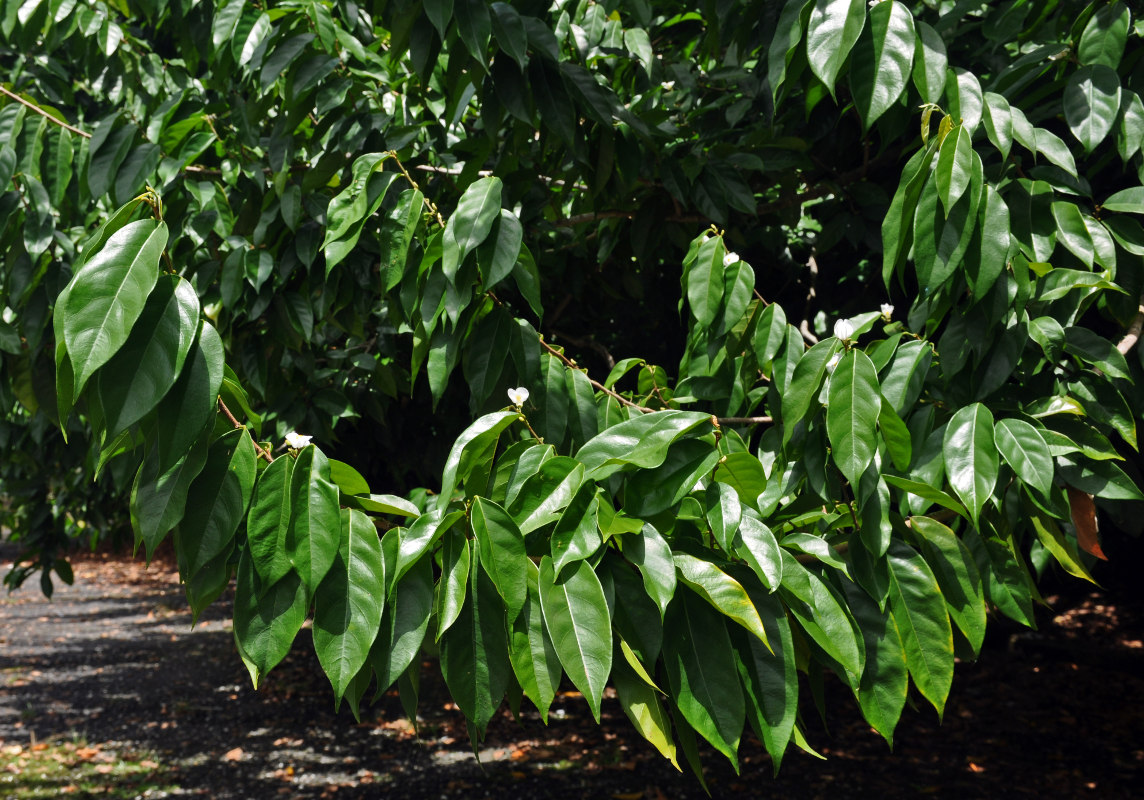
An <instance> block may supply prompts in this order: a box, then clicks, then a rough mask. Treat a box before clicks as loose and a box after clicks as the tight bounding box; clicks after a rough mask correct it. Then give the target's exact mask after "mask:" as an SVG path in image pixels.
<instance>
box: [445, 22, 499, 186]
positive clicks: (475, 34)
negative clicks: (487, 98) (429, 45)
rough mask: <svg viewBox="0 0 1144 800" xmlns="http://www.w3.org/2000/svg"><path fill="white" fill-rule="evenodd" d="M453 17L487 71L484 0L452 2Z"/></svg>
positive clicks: (487, 24) (487, 27)
mask: <svg viewBox="0 0 1144 800" xmlns="http://www.w3.org/2000/svg"><path fill="white" fill-rule="evenodd" d="M453 17H454V19H455V20H456V21H457V32H458V33H459V34H460V35H461V41H462V42H464V43H465V48H466V49H467V50H468V51H469V52H470V53H471V54H472V56H473V58H475V59H476V61H477V64H479V65H480V67H481V69H484V70H486V71H487V69H488V55H487V54H488V49H489V37H490V36H491V35H492V19H490V17H489V7H488V4H487V3H486V2H485V0H454V1H453ZM494 180H495V179H494ZM498 205H499V203H498Z"/></svg>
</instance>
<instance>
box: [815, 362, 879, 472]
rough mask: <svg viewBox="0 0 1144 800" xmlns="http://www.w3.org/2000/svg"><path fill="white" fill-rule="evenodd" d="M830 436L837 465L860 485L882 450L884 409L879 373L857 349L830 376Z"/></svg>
mask: <svg viewBox="0 0 1144 800" xmlns="http://www.w3.org/2000/svg"><path fill="white" fill-rule="evenodd" d="M828 398H829V403H828V405H827V409H826V432H827V435H828V436H829V437H830V446H831V455H832V457H833V459H834V463H835V464H837V465H838V468H839V469H840V470H841V471H842V474H843V475H845V476H846V479H847V480H848V481H850V483H851V484H852V485H855V486H856V485H857V484H858V481H859V480H860V479H861V477H862V473H863V472H865V471H866V467H867V466H869V465H870V462H871V461H872V460H873V458H874V453H875V451H876V450H877V448H878V436H877V425H878V417H879V413H880V411H881V407H882V394H881V391H880V390H879V387H878V371H877V370H876V369H874V363H873V362H872V361H870V358H869V356H867V355H866V354H865V353H863V352H862V351H861V350H858V349H857V348H854V349H851V350H849V351H848V352H847V353H846V354H845V355H843V356H842V360H841V361H839V362H838V366H837V367H835V368H834V372H833V373H832V374H831V376H830V389H829V392H828Z"/></svg>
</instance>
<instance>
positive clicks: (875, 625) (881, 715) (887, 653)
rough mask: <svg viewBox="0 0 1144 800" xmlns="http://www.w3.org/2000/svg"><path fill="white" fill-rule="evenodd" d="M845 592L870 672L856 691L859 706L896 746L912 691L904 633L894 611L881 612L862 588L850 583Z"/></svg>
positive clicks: (869, 719)
mask: <svg viewBox="0 0 1144 800" xmlns="http://www.w3.org/2000/svg"><path fill="white" fill-rule="evenodd" d="M845 591H846V601H847V604H848V605H849V606H850V611H851V613H853V614H854V619H855V621H856V622H857V623H858V627H859V629H860V630H861V631H862V640H863V642H864V644H865V646H866V669H865V670H863V672H862V680H861V681H860V682H859V684H858V690H857V692H856V694H857V695H858V705H859V707H860V708H861V709H862V716H864V717H865V718H866V721H867V722H869V723H870V725H872V726H873V727H874V730H876V731H878V733H880V734H882V737H883V738H885V740H886V742H887V744H889V745H890V746H891V747H892V746H893V744H894V728H896V727H897V725H898V720H899V719H900V718H901V716H902V709H903V708H905V705H906V697H907V694H908V691H909V674H908V669H907V666H906V660H907V659H906V651H905V648H904V647H903V644H902V636H901V632H900V631H899V629H898V624H897V621H896V620H895V619H894V617H893V615H892V614H891V613H890V610H889V609H884V610H879V608H878V604H877V603H875V602H874V601H873V600H871V599H870V597H869V596H867V595H866V593H865V592H863V591H862V590H861V589H860V588H858V586H856V585H855V584H853V583H846V584H845Z"/></svg>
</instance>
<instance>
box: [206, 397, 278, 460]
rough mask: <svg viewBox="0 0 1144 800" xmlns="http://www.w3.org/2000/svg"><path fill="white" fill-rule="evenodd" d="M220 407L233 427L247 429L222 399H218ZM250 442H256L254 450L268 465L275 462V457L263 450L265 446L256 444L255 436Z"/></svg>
mask: <svg viewBox="0 0 1144 800" xmlns="http://www.w3.org/2000/svg"><path fill="white" fill-rule="evenodd" d="M218 407H219V408H220V409H222V413H223V414H225V415H226V418H227V419H229V420H230V424H231V425H233V426H234V427H236V428H245V427H246V426H245V425H243V424H242V423H241V422H239V421H238V420H237V419H235V417H234V414H233V413H231V410H230V409H229V408H227V407H226V403H224V402H223V401H222V398H221V397H220V398H219V399H218ZM248 433H249V432H248ZM250 441H251V442H254V449H255V450H256V451H257V452H258V455H259V456H260V457H262V458H265V459H266V463H268V464H269V463H271V462H273V461H274V456H272V455H270V451H269V450H266V449H265V448H263V446H262V445H260V444H259V443H258V442H255V441H254V437H253V436H251V437H250Z"/></svg>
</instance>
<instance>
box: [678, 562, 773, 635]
mask: <svg viewBox="0 0 1144 800" xmlns="http://www.w3.org/2000/svg"><path fill="white" fill-rule="evenodd" d="M672 556H673V557H674V559H675V568H676V569H677V570H678V571H679V578H680V580H682V581H683V582H684V583H685V584H687V585H688V586H690V587H691V588H692V589H693V590H694V591H695V593H696V594H698V595H699V596H700V597H702V598H703V599H704V600H706V601H707V602H708V603H710V604H711V606H712V608H714V609H716V610H717V611H719V612H720V613H721V614H723V615H724V616H726V617H728V618H729V619H731V620H734V621H735V622H737V623H739V624H740V625H742V626H743V627H744V628H746V629H747V630H748V631H749V632H751V633H753V634H754V635H755V636H757V637H758V638H759V641H761V642H762V643H763V644H765V645H766V646H767V647H768V648H770V643H769V642H767V632H766V629H765V628H764V627H763V621H762V620H761V619H759V612H758V611H756V610H755V606H754V604H752V603H751V598H749V597H748V596H747V591H746V590H745V589H744V588H743V586H742V584H740V583H739V582H738V581H737V580H735V579H734V578H732V577H731V576H730V575H728V574H727V573H725V572H723V571H722V570H721V569H719V568H718V567H717V566H715V565H714V564H712V563H711V562H709V561H704V560H703V559H700V558H695V557H694V556H690V555H687V554H686V553H673V554H672Z"/></svg>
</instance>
